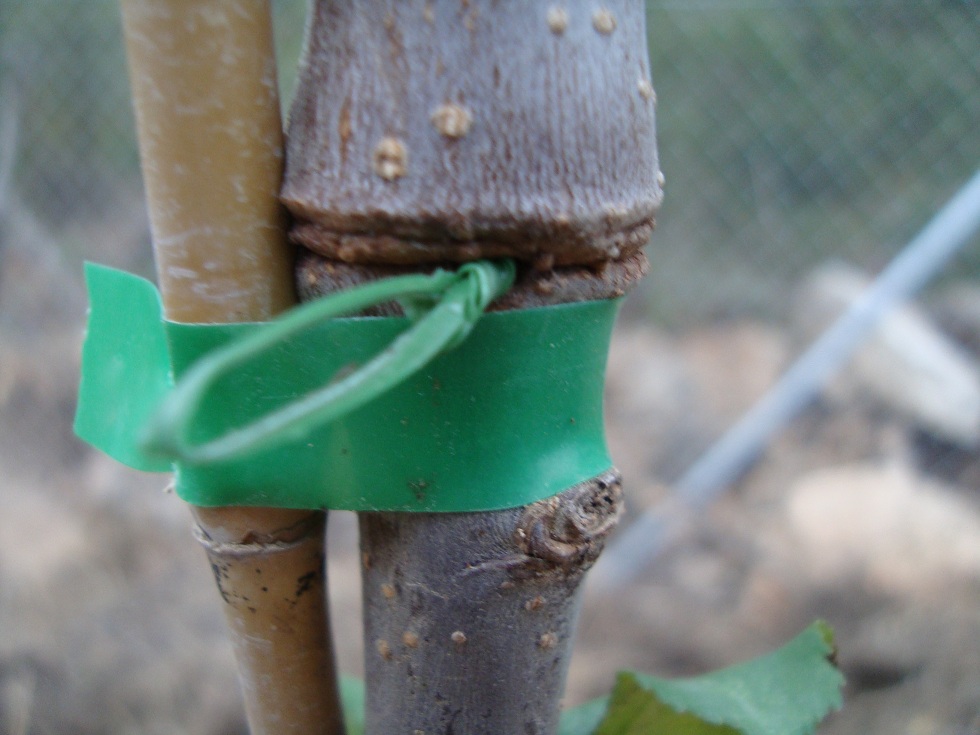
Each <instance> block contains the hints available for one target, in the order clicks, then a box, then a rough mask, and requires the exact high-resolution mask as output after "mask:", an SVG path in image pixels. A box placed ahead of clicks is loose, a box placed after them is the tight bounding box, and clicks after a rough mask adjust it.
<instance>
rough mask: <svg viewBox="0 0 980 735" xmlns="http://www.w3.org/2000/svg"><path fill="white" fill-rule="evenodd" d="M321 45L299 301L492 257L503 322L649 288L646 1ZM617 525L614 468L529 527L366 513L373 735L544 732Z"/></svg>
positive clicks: (312, 55)
mask: <svg viewBox="0 0 980 735" xmlns="http://www.w3.org/2000/svg"><path fill="white" fill-rule="evenodd" d="M308 33H309V35H308V39H307V49H306V52H305V55H304V59H303V62H302V67H301V71H300V81H299V86H298V91H297V97H296V100H295V102H294V104H293V108H292V112H291V117H290V119H291V123H290V135H289V144H288V151H287V169H286V180H285V186H284V189H283V201H284V202H285V204H286V206H287V207H288V208H289V210H290V211H291V213H292V215H293V218H294V225H293V228H292V230H291V237H292V239H293V240H294V242H297V243H299V244H300V245H302V246H303V247H304V248H305V249H306V252H305V253H303V254H302V255H301V256H300V259H299V261H298V266H297V288H298V291H299V292H300V294H301V297H302V298H304V299H308V298H315V297H317V296H319V295H322V294H325V293H330V292H332V291H335V290H337V289H340V288H345V287H347V286H350V285H353V284H356V283H360V282H363V281H368V280H371V279H375V278H380V277H384V276H387V275H391V274H394V273H398V272H404V271H412V270H414V271H427V270H431V269H433V268H435V267H438V266H440V265H445V264H447V263H448V264H452V263H459V262H465V261H470V260H476V259H479V258H487V257H511V258H515V259H517V260H518V261H519V263H518V265H519V268H518V279H517V282H516V284H515V287H514V289H513V290H512V291H511V293H509V294H506V295H505V296H504V297H502V298H501V299H499V300H498V301H497V302H495V304H493V305H492V307H491V308H494V309H524V308H533V307H537V306H544V305H548V304H555V303H564V302H569V301H582V300H593V299H608V298H613V297H618V296H621V295H623V293H625V291H626V290H628V288H629V287H630V286H632V285H633V284H634V283H635V282H636V281H637V280H638V279H639V277H640V276H641V275H642V274H643V273H644V271H645V269H646V259H645V257H644V256H643V254H642V251H641V248H642V246H643V245H644V244H645V243H646V241H647V239H648V237H649V235H650V232H651V231H652V229H653V225H654V217H655V215H656V212H657V208H658V207H659V204H660V201H661V198H662V183H663V182H662V176H661V174H660V171H659V165H658V159H657V152H656V145H655V139H654V136H655V133H654V130H655V123H654V107H655V97H654V93H653V87H652V85H651V80H650V72H649V63H648V59H647V50H646V30H645V18H644V4H643V2H642V1H641V0H609V1H608V2H604V3H603V2H595V1H587V0H565V1H564V2H554V3H547V2H501V1H500V0H414V1H411V0H359V1H358V2H348V1H347V0H316V2H315V3H314V5H313V17H312V22H311V25H310V29H309V32H308ZM396 311H397V307H395V306H394V305H386V306H383V307H382V308H380V309H379V310H378V311H377V312H376V313H393V312H396ZM534 347H535V345H529V349H533V348H534ZM487 430H488V432H492V431H493V427H489V426H488V427H487ZM378 461H384V456H383V448H379V458H378ZM620 507H621V491H620V484H619V476H618V473H617V472H616V471H615V470H614V469H610V470H609V471H608V472H607V473H605V474H603V475H601V476H600V477H596V478H592V479H590V480H586V481H584V482H582V483H581V484H579V485H577V486H575V487H573V488H570V489H568V490H566V491H565V492H563V493H560V494H558V495H556V496H554V497H552V498H549V499H546V500H543V501H539V502H537V503H533V504H531V505H529V506H525V507H522V508H513V509H509V510H503V511H493V512H479V513H456V514H435V513H428V514H406V513H387V512H385V513H364V514H362V515H361V548H362V561H363V580H364V591H363V592H364V602H365V605H364V608H365V611H364V614H365V656H366V666H365V668H366V674H367V690H368V699H367V707H368V712H367V732H368V735H391V734H394V733H405V734H406V735H418V733H423V734H424V735H437V734H445V735H449V734H450V733H456V735H461V734H463V733H465V734H466V735H484V734H485V735H512V734H514V735H516V734H517V733H522V734H531V733H533V734H535V735H554V732H555V731H556V728H557V723H558V714H559V702H560V697H561V692H562V689H563V687H564V679H565V672H566V669H567V664H568V659H569V655H570V652H571V641H572V637H573V631H574V622H575V618H576V613H577V605H578V603H577V600H578V597H577V594H576V592H577V590H578V587H579V583H580V582H581V579H582V577H583V575H584V573H585V571H586V570H587V569H588V568H589V567H590V566H591V565H592V563H593V562H594V561H595V559H596V557H597V556H598V554H599V552H600V551H601V549H602V545H603V542H604V539H605V537H606V535H607V534H608V532H609V531H610V530H611V529H612V527H613V526H614V525H615V523H616V519H617V518H618V516H619V512H620Z"/></svg>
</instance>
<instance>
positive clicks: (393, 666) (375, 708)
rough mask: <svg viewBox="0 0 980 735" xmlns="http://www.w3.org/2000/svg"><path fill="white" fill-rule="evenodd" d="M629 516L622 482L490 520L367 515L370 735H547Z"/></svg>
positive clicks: (582, 488)
mask: <svg viewBox="0 0 980 735" xmlns="http://www.w3.org/2000/svg"><path fill="white" fill-rule="evenodd" d="M621 508H622V491H621V488H620V478H619V474H618V473H617V472H615V471H610V472H608V473H606V474H604V475H602V476H600V477H597V478H595V479H593V480H589V481H587V482H584V483H582V484H580V485H577V486H575V487H573V488H571V489H569V490H566V491H565V492H563V493H561V494H560V495H557V496H555V497H552V498H549V499H547V500H542V501H539V502H537V503H533V504H531V505H528V506H525V507H522V508H512V509H509V510H502V511H494V512H484V513H448V514H434V513H420V514H413V513H362V514H361V516H360V525H361V549H362V563H363V583H364V589H363V594H364V615H365V648H366V650H365V671H366V676H367V682H368V690H367V720H366V725H367V729H366V732H367V733H371V734H380V733H418V732H422V733H426V734H427V735H429V734H432V735H435V734H436V733H444V734H446V735H449V734H451V733H457V734H459V735H462V733H466V734H467V735H499V734H500V733H526V734H527V735H546V734H549V733H554V732H555V730H556V728H557V726H558V717H559V714H560V704H561V696H562V691H563V689H564V685H565V674H566V672H567V669H568V661H569V657H570V655H571V641H572V637H573V635H574V631H575V620H576V617H577V614H578V607H579V598H578V594H577V592H578V589H579V583H580V582H581V580H582V576H583V574H584V573H585V571H586V570H587V569H588V568H589V567H590V566H591V565H592V563H593V562H594V561H595V559H596V558H597V557H598V556H599V552H600V551H601V550H602V547H603V544H604V541H605V538H606V535H607V534H608V532H609V531H610V530H611V529H612V528H613V526H614V525H615V524H616V521H617V520H618V518H619V514H620V511H621Z"/></svg>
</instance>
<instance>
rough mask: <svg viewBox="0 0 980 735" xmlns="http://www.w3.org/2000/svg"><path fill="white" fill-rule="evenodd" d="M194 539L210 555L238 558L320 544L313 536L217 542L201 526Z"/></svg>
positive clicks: (195, 532)
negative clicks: (292, 539) (312, 542)
mask: <svg viewBox="0 0 980 735" xmlns="http://www.w3.org/2000/svg"><path fill="white" fill-rule="evenodd" d="M194 537H195V538H196V539H197V541H198V543H200V544H201V545H202V546H203V547H204V548H205V549H206V550H207V552H208V554H209V555H214V556H218V557H236V558H240V557H246V556H265V555H268V554H277V553H283V552H288V551H292V550H293V549H297V548H300V547H302V546H305V545H306V544H308V543H310V541H311V540H315V541H316V542H317V543H319V538H318V537H315V536H313V535H312V534H311V535H307V536H304V537H302V538H299V539H296V540H294V541H270V540H252V541H248V542H243V543H232V542H227V541H215V540H214V539H213V538H212V537H211V536H209V535H208V532H207V531H206V530H204V528H202V527H201V526H198V527H196V528H195V529H194Z"/></svg>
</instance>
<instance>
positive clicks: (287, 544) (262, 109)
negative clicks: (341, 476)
mask: <svg viewBox="0 0 980 735" xmlns="http://www.w3.org/2000/svg"><path fill="white" fill-rule="evenodd" d="M122 8H123V18H124V23H125V31H126V46H127V53H128V58H129V64H130V70H131V79H132V88H133V97H134V100H135V103H136V114H137V123H138V129H139V140H140V151H141V155H142V163H143V172H144V179H145V182H146V189H147V199H148V205H149V211H150V221H151V225H152V230H153V242H154V250H155V255H156V262H157V272H158V277H159V281H160V288H161V291H162V295H163V301H164V307H165V311H166V314H167V317H168V318H169V319H171V320H173V321H182V322H195V323H221V322H234V321H248V320H265V319H268V318H269V317H271V316H273V315H274V314H276V313H277V312H280V311H282V310H284V309H286V308H288V307H289V306H290V305H291V304H292V303H293V301H294V292H293V287H292V272H291V270H292V254H291V252H290V248H289V247H288V245H287V243H286V241H285V237H284V216H283V213H282V211H281V209H280V206H279V203H278V190H279V184H280V181H281V176H282V130H281V122H280V113H279V99H278V90H277V87H276V75H275V60H274V55H273V48H272V34H271V27H270V14H269V6H268V2H267V0H122ZM193 512H194V516H195V518H196V520H197V522H198V525H199V529H198V535H199V537H200V539H201V541H202V542H203V544H204V546H205V548H206V550H207V553H208V556H209V559H210V561H211V565H212V568H213V569H214V573H215V579H216V581H217V583H218V589H219V591H220V592H221V595H222V598H223V599H224V601H225V603H226V604H225V606H224V610H225V615H226V618H227V621H228V625H229V628H230V630H231V633H232V638H233V643H234V647H235V654H236V658H237V660H238V664H239V670H240V676H241V680H242V686H243V689H244V694H245V707H246V712H247V716H248V720H249V725H250V727H251V730H252V732H253V733H254V734H255V735H264V734H267V733H268V734H270V735H271V733H296V734H297V735H341V734H342V733H343V723H342V718H341V714H340V707H339V697H338V694H337V686H336V681H335V674H334V663H333V651H332V647H331V641H330V633H329V626H328V620H327V611H326V594H325V576H324V565H323V561H324V559H323V554H324V530H325V519H326V515H325V514H324V513H321V512H310V511H298V510H283V509H261V508H194V509H193Z"/></svg>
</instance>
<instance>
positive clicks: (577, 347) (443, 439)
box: [75, 264, 619, 512]
mask: <svg viewBox="0 0 980 735" xmlns="http://www.w3.org/2000/svg"><path fill="white" fill-rule="evenodd" d="M512 277H513V272H512V270H511V266H510V265H508V264H473V265H467V266H464V267H463V268H461V269H460V270H459V271H457V272H456V273H446V272H437V273H435V274H433V275H431V276H418V275H416V276H406V277H404V278H398V279H393V280H389V281H379V282H374V283H372V284H370V285H367V286H364V287H362V288H358V289H354V290H351V291H346V292H341V293H338V294H336V295H334V296H331V297H329V299H325V300H323V301H318V302H312V303H310V304H308V305H303V306H301V307H297V309H296V310H294V311H292V312H290V313H288V314H286V315H284V316H283V317H282V318H281V319H280V320H276V321H273V322H266V323H261V324H251V323H250V324H178V323H173V322H167V321H165V320H164V319H163V316H162V306H161V303H160V297H159V294H158V293H157V291H156V289H155V288H154V286H153V285H152V284H151V283H149V282H147V281H145V280H143V279H141V278H137V277H135V276H132V275H129V274H127V273H122V272H120V271H115V270H112V269H109V268H104V267H100V266H95V265H91V264H90V265H87V266H86V281H87V283H88V289H89V298H90V304H91V307H90V312H89V322H88V332H87V335H86V339H85V346H84V349H83V355H82V380H81V384H80V387H79V400H78V408H77V412H76V415H75V432H76V433H77V434H78V435H79V436H80V437H81V438H82V439H84V440H85V441H87V442H89V443H90V444H92V445H93V446H95V447H97V448H99V449H101V450H102V451H104V452H105V453H106V454H108V455H110V456H111V457H113V458H115V459H117V460H119V461H120V462H123V463H124V464H127V465H129V466H131V467H135V468H137V469H141V470H145V471H151V472H165V471H170V470H173V471H175V473H176V482H175V486H176V491H177V494H178V495H180V497H182V498H183V499H184V500H186V501H188V502H190V503H193V504H195V505H204V506H218V505H250V506H263V507H285V508H331V509H337V510H357V511H369V510H387V511H406V512H464V511H481V510H495V509H499V508H509V507H516V506H520V505H525V504H527V503H532V502H534V501H536V500H541V499H543V498H546V497H549V496H551V495H554V494H555V493H558V492H561V491H562V490H565V489H566V488H568V487H571V486H572V485H574V484H576V483H579V482H582V481H584V480H587V479H588V478H590V477H594V476H596V475H598V474H600V473H601V472H603V471H605V470H607V469H608V468H609V467H610V465H611V460H610V459H609V455H608V452H607V450H606V445H605V437H604V434H603V421H602V387H603V372H604V368H605V358H606V353H607V351H608V345H609V337H610V334H611V332H612V325H613V321H614V319H615V315H616V312H617V310H618V306H619V300H609V301H593V302H585V303H577V304H562V305H558V306H550V307H545V308H535V309H525V310H515V311H500V312H490V313H483V309H484V308H485V307H486V305H487V304H488V303H489V302H490V301H491V300H492V299H493V298H494V296H495V295H496V294H498V293H500V292H502V291H503V290H506V288H507V287H508V284H509V283H510V279H511V278H512ZM390 299H397V300H398V301H400V302H401V304H402V306H403V307H404V308H405V311H406V314H407V316H406V317H333V316H332V315H335V314H340V313H347V312H350V311H360V310H361V309H363V308H365V307H366V306H369V305H371V304H373V303H377V302H380V301H385V300H390ZM481 314H482V316H481ZM358 366H360V367H358ZM175 383H176V386H175ZM161 406H163V408H161ZM148 426H152V427H153V428H152V429H148V428H147V427H148ZM147 436H149V437H150V438H151V442H152V443H153V444H154V446H155V449H156V451H155V452H154V453H150V452H147V451H146V450H145V448H144V446H143V445H142V444H141V442H139V441H137V437H142V438H146V437H147ZM160 452H165V456H162V455H161V454H160Z"/></svg>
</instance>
